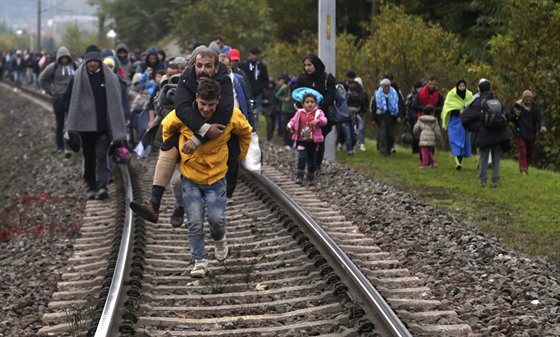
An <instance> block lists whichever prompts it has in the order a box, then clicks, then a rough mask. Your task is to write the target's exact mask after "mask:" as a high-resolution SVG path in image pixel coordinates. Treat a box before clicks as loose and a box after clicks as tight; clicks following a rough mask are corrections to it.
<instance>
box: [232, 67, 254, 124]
mask: <svg viewBox="0 0 560 337" xmlns="http://www.w3.org/2000/svg"><path fill="white" fill-rule="evenodd" d="M233 89H234V90H235V93H236V94H237V101H238V102H239V109H240V110H241V112H242V113H243V115H244V116H245V118H247V120H248V121H249V124H251V126H252V127H253V128H254V127H255V117H254V116H253V106H252V104H251V96H252V95H251V92H250V90H249V86H248V85H247V83H245V79H244V78H243V76H242V75H240V74H237V73H233Z"/></svg>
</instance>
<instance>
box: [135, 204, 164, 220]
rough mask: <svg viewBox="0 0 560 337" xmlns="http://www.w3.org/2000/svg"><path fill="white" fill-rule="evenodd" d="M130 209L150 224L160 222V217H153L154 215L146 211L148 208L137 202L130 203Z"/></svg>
mask: <svg viewBox="0 0 560 337" xmlns="http://www.w3.org/2000/svg"><path fill="white" fill-rule="evenodd" d="M130 209H131V210H132V211H133V212H134V213H135V214H136V215H138V216H140V217H142V219H144V220H147V221H149V222H153V223H157V222H158V220H159V217H157V218H156V217H154V216H153V215H152V213H150V212H148V210H146V206H144V205H142V204H141V203H138V202H136V201H131V202H130Z"/></svg>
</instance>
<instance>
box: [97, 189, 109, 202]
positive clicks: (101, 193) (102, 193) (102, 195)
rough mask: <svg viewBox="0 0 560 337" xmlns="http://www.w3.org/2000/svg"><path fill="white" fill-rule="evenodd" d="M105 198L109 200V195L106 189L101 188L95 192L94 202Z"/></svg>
mask: <svg viewBox="0 0 560 337" xmlns="http://www.w3.org/2000/svg"><path fill="white" fill-rule="evenodd" d="M107 198H109V193H108V192H107V189H106V188H104V187H102V188H100V189H98V190H97V192H95V200H105V199H107Z"/></svg>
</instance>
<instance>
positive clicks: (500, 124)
mask: <svg viewBox="0 0 560 337" xmlns="http://www.w3.org/2000/svg"><path fill="white" fill-rule="evenodd" d="M480 111H481V112H482V115H483V116H482V124H483V125H484V126H485V127H486V128H488V129H502V128H505V127H506V126H507V122H508V120H507V116H506V114H505V111H504V109H503V108H502V102H500V100H499V99H497V98H490V99H486V98H485V99H483V100H482V104H481V106H480Z"/></svg>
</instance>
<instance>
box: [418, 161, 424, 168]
mask: <svg viewBox="0 0 560 337" xmlns="http://www.w3.org/2000/svg"><path fill="white" fill-rule="evenodd" d="M416 166H418V167H422V166H424V163H422V161H421V160H420V161H419V162H418V163H416Z"/></svg>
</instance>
